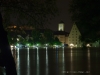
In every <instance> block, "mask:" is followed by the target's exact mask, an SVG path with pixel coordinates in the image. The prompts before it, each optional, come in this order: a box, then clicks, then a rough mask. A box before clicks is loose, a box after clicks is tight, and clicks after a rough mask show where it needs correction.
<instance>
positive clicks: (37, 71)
mask: <svg viewBox="0 0 100 75" xmlns="http://www.w3.org/2000/svg"><path fill="white" fill-rule="evenodd" d="M36 73H37V74H36V75H39V74H40V68H39V48H37V70H36Z"/></svg>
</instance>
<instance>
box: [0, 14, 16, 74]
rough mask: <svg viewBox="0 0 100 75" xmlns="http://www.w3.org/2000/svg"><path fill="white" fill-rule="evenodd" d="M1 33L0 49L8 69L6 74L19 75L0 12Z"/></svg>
mask: <svg viewBox="0 0 100 75" xmlns="http://www.w3.org/2000/svg"><path fill="white" fill-rule="evenodd" d="M0 35H1V36H0V49H1V53H2V62H3V65H4V67H5V70H6V75H17V72H16V64H15V61H14V58H13V56H12V54H11V49H10V45H9V42H8V39H7V32H6V31H5V30H4V28H3V24H2V15H1V13H0ZM0 61H1V60H0Z"/></svg>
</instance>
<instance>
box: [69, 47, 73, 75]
mask: <svg viewBox="0 0 100 75" xmlns="http://www.w3.org/2000/svg"><path fill="white" fill-rule="evenodd" d="M70 56H71V70H70V73H71V75H73V73H72V72H73V50H72V48H71V53H70Z"/></svg>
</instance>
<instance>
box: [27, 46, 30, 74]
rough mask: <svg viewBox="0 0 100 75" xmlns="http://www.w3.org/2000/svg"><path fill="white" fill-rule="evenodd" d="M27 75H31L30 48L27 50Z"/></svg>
mask: <svg viewBox="0 0 100 75" xmlns="http://www.w3.org/2000/svg"><path fill="white" fill-rule="evenodd" d="M27 75H30V56H29V48H27Z"/></svg>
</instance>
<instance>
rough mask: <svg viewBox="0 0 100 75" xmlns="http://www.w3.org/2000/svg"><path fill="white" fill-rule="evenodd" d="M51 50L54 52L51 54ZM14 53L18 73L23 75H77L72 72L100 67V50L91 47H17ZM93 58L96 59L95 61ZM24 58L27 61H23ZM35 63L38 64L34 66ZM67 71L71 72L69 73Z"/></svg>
mask: <svg viewBox="0 0 100 75" xmlns="http://www.w3.org/2000/svg"><path fill="white" fill-rule="evenodd" d="M50 52H52V53H54V54H51V53H50ZM25 53H26V54H25ZM33 53H34V55H33ZM91 53H92V54H91ZM12 54H13V55H14V54H15V56H14V58H15V60H16V65H17V67H16V68H17V74H18V75H22V74H24V75H41V73H42V75H50V74H52V75H55V74H56V75H67V74H68V75H76V73H71V72H73V71H78V70H83V71H85V70H86V71H88V72H91V71H93V70H95V69H93V68H96V69H100V68H99V67H98V65H99V62H100V60H99V58H100V51H99V50H96V52H95V51H93V50H92V51H91V50H90V49H87V50H85V51H82V50H74V49H68V50H67V49H65V48H62V49H51V50H50V49H48V48H47V47H46V48H45V49H44V50H43V51H41V50H40V49H39V48H36V49H32V50H30V49H29V48H28V49H25V50H24V49H23V50H21V49H19V48H17V50H15V51H13V53H12ZM41 54H42V55H41ZM16 55H17V58H16ZM35 55H36V57H35ZM25 56H26V57H25ZM40 56H43V57H40ZM51 58H53V59H51ZM41 59H43V60H41ZM92 59H95V61H94V60H92ZM23 60H24V61H25V62H23ZM51 60H52V61H51ZM35 61H36V62H35ZM44 61H45V62H44ZM31 62H32V63H31ZM41 63H42V64H43V65H42V67H41ZM91 63H94V64H91ZM34 64H36V65H35V66H34ZM54 64H55V65H54ZM23 66H26V67H25V68H22V67H23ZM43 66H45V67H43ZM80 66H81V67H80ZM82 68H83V69H82ZM22 69H24V70H22ZM32 69H33V70H32ZM52 69H53V70H52ZM41 70H42V71H41ZM25 71H26V72H25ZM62 71H64V73H62ZM67 71H68V72H70V73H67ZM23 72H25V73H23ZM51 72H52V73H51ZM95 72H96V70H95ZM97 72H99V70H97ZM79 74H80V73H78V74H77V75H79ZM84 75H91V73H84Z"/></svg>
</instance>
